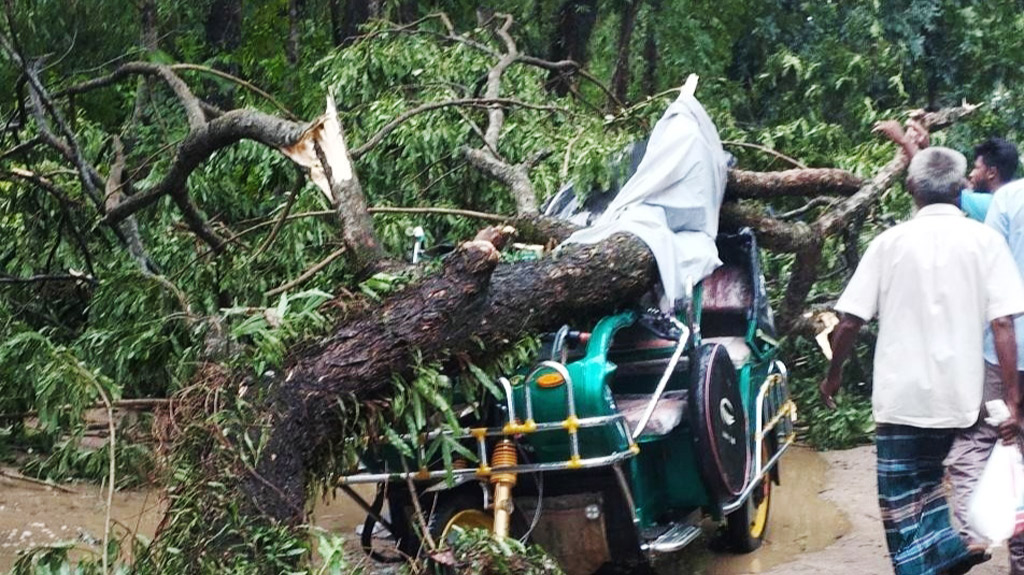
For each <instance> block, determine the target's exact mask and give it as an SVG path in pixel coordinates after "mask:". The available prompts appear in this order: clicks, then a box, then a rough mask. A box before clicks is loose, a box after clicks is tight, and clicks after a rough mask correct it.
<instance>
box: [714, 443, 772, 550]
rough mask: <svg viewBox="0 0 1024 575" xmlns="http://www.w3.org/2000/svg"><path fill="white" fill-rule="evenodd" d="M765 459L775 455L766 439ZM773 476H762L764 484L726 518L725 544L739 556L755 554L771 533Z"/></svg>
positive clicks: (763, 457)
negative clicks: (739, 554)
mask: <svg viewBox="0 0 1024 575" xmlns="http://www.w3.org/2000/svg"><path fill="white" fill-rule="evenodd" d="M763 445H764V449H763V450H762V454H763V455H762V459H765V460H767V459H768V458H770V456H771V446H770V444H769V442H768V440H767V439H765V440H764V444H763ZM772 483H773V478H772V476H771V473H770V472H768V473H765V474H764V475H763V476H762V477H761V483H760V485H759V486H758V489H756V490H755V491H754V492H753V493H751V494H750V497H748V498H747V500H746V501H745V502H744V503H743V506H742V507H740V508H739V509H737V510H736V511H733V512H732V513H731V514H729V515H728V516H726V524H725V533H724V538H725V544H726V546H727V547H729V548H730V549H731V550H733V551H735V552H737V553H751V552H753V551H756V550H758V549H759V548H760V547H761V544H762V543H764V539H765V536H766V535H767V534H768V521H769V519H770V518H771V503H772Z"/></svg>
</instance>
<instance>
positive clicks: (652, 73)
mask: <svg viewBox="0 0 1024 575" xmlns="http://www.w3.org/2000/svg"><path fill="white" fill-rule="evenodd" d="M661 2H662V0H652V1H651V9H650V15H649V17H648V18H647V37H646V40H645V41H644V76H643V80H642V81H641V83H640V86H641V90H642V91H643V95H644V96H652V95H654V94H655V93H656V92H657V91H658V58H659V57H660V55H659V53H658V44H657V31H658V27H657V26H656V25H655V24H656V23H657V22H658V18H659V16H660V13H661Z"/></svg>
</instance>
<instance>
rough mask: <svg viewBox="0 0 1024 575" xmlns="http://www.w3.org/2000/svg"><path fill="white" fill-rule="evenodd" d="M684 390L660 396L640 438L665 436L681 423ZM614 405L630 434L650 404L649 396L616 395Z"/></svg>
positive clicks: (684, 399)
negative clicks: (624, 420)
mask: <svg viewBox="0 0 1024 575" xmlns="http://www.w3.org/2000/svg"><path fill="white" fill-rule="evenodd" d="M686 396H687V392H686V390H673V391H666V392H665V393H663V394H662V395H661V399H660V400H659V401H658V405H657V407H655V408H654V413H652V414H651V419H649V420H648V421H647V426H646V427H645V428H644V431H643V433H642V434H641V435H640V438H641V439H642V438H645V437H660V436H662V435H666V434H667V433H668V432H670V431H672V430H673V429H675V428H676V427H678V426H679V424H680V423H682V421H683V414H685V413H686ZM614 397H615V405H616V407H618V409H619V413H621V414H622V415H623V416H624V417H625V418H626V424H627V425H628V426H629V431H630V433H632V432H633V430H635V429H636V427H637V425H639V424H640V418H641V417H643V415H644V410H646V409H647V405H648V404H649V403H650V402H651V397H652V396H651V395H650V394H643V393H641V394H616V395H615V396H614Z"/></svg>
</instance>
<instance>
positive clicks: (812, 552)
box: [0, 447, 1007, 575]
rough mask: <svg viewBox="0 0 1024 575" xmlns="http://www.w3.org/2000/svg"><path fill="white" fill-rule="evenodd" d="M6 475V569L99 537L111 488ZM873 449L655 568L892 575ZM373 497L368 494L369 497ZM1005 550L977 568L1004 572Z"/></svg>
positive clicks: (0, 545) (819, 459)
mask: <svg viewBox="0 0 1024 575" xmlns="http://www.w3.org/2000/svg"><path fill="white" fill-rule="evenodd" d="M9 472H11V470H3V473H0V573H6V572H8V571H9V570H10V568H11V566H12V565H13V564H14V561H15V560H16V558H17V555H16V553H17V551H18V550H21V549H26V548H29V547H32V546H34V545H45V544H50V543H55V542H57V541H66V540H75V541H78V542H80V543H81V544H82V546H83V547H89V546H90V545H97V544H98V542H99V540H101V539H102V537H103V523H104V516H105V513H106V491H105V490H102V489H101V488H99V487H97V486H84V485H69V486H64V487H67V488H68V489H70V490H72V491H73V492H72V493H65V492H61V491H57V490H54V489H52V488H49V487H45V486H40V485H36V484H32V483H28V482H25V481H21V480H15V479H11V478H10V477H6V476H5V475H4V473H9ZM875 493H876V492H875V456H874V452H873V448H871V447H862V448H857V449H852V450H849V451H837V452H828V453H823V454H819V453H816V452H813V451H811V450H808V449H805V448H801V447H795V448H793V449H791V450H790V451H789V453H787V454H786V456H785V458H784V459H783V461H782V485H781V486H779V487H777V488H776V489H775V491H774V492H773V494H772V497H773V502H772V508H771V516H770V519H769V527H768V534H767V540H766V541H765V543H764V545H763V546H762V548H761V549H760V550H758V551H756V552H754V553H751V554H749V555H732V554H728V553H716V552H713V551H710V550H709V549H708V541H709V540H710V539H711V536H712V535H713V527H712V526H710V525H709V526H708V528H707V534H706V536H705V537H704V538H703V539H702V540H699V541H697V542H695V543H694V544H692V545H691V546H690V547H688V548H687V549H686V550H684V551H682V552H680V553H678V554H675V555H672V556H669V557H667V558H664V559H662V560H660V561H658V563H657V564H656V569H657V571H658V572H659V574H661V575H677V574H678V575H682V574H690V575H746V574H753V573H766V574H771V575H848V574H849V573H858V574H862V575H874V574H884V573H891V572H892V571H891V567H890V566H889V561H888V558H887V555H886V550H885V543H884V537H883V532H882V526H881V521H880V520H879V518H878V504H877V501H876V495H875ZM367 495H369V493H367ZM162 510H163V501H162V500H161V497H160V493H159V491H155V490H153V491H142V492H120V493H115V494H114V503H113V507H112V517H113V520H114V521H115V522H116V525H118V526H119V528H120V529H123V530H125V531H132V532H137V533H140V534H142V535H145V536H151V535H152V534H153V532H154V531H155V530H156V528H157V525H158V524H159V521H160V518H161V517H162ZM315 519H316V523H317V524H318V525H319V526H321V527H323V528H325V529H331V530H336V531H338V532H341V533H347V534H352V536H353V537H352V539H353V541H355V535H354V530H355V526H356V525H357V524H359V523H361V522H362V519H363V513H362V511H361V510H360V509H359V508H358V507H357V506H356V505H355V504H353V503H352V502H351V501H350V500H349V499H348V498H347V497H346V496H344V495H343V494H340V492H339V497H338V498H337V499H335V500H333V501H330V502H319V503H318V505H317V508H316V514H315ZM1006 572H1007V568H1006V553H1005V551H997V552H996V553H995V557H994V559H993V560H992V561H991V562H989V563H987V564H985V565H982V566H980V567H978V568H975V569H974V570H973V571H972V572H971V573H972V574H976V575H996V574H1002V573H1006Z"/></svg>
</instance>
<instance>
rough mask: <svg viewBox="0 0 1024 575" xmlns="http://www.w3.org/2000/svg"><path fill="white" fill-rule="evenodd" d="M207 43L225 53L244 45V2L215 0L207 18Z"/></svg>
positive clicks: (238, 0)
mask: <svg viewBox="0 0 1024 575" xmlns="http://www.w3.org/2000/svg"><path fill="white" fill-rule="evenodd" d="M206 41H207V42H208V43H209V44H210V45H211V46H213V47H214V48H216V49H217V51H225V52H231V51H234V49H235V48H237V47H238V46H239V45H240V44H241V43H242V0H213V2H212V3H211V4H210V12H209V13H208V14H207V17H206Z"/></svg>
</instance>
